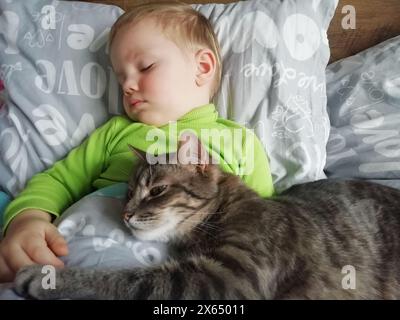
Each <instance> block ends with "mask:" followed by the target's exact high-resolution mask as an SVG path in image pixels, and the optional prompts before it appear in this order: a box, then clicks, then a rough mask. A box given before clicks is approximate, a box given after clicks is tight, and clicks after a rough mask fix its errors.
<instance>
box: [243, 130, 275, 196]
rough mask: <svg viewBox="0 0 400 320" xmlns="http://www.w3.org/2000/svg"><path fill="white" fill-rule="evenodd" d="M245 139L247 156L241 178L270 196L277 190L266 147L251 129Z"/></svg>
mask: <svg viewBox="0 0 400 320" xmlns="http://www.w3.org/2000/svg"><path fill="white" fill-rule="evenodd" d="M244 141H245V145H244V148H245V150H244V154H245V155H246V156H245V157H244V158H243V160H244V161H243V162H244V163H243V162H242V163H241V166H243V167H242V170H243V171H242V175H241V179H242V180H243V181H244V183H246V185H247V186H249V187H250V188H251V189H253V190H254V191H256V192H257V193H258V194H259V195H260V196H261V197H263V198H269V197H271V196H272V195H273V194H274V192H275V191H274V185H273V183H272V176H271V171H270V168H269V161H268V158H267V154H266V152H265V149H264V147H263V145H262V144H261V142H260V140H259V139H258V138H257V136H256V135H255V134H254V133H253V132H251V131H250V130H246V138H245V139H244Z"/></svg>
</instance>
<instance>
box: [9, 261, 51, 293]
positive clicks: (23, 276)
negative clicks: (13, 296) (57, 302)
mask: <svg viewBox="0 0 400 320" xmlns="http://www.w3.org/2000/svg"><path fill="white" fill-rule="evenodd" d="M42 270H43V266H41V265H31V266H25V267H22V268H21V269H20V270H19V271H18V272H17V275H16V277H15V280H14V290H15V291H16V292H17V293H18V294H19V295H20V296H22V297H25V298H28V299H55V298H56V297H55V295H54V293H55V292H54V291H55V290H54V289H51V288H49V287H48V285H46V281H43V279H44V278H45V277H46V273H43V272H42Z"/></svg>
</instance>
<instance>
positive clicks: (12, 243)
mask: <svg viewBox="0 0 400 320" xmlns="http://www.w3.org/2000/svg"><path fill="white" fill-rule="evenodd" d="M50 221H51V217H50V214H48V213H47V212H44V211H40V210H26V211H24V212H23V213H20V214H19V215H18V216H17V217H15V218H14V219H13V220H12V222H11V223H10V225H9V226H8V228H7V232H6V235H5V237H4V239H3V240H2V241H1V242H0V282H9V281H13V280H14V277H15V274H16V273H17V271H18V270H19V269H20V268H21V267H23V266H26V265H31V264H42V265H46V264H51V265H53V266H55V267H63V266H64V263H63V262H62V261H61V260H60V259H59V258H57V256H65V255H67V254H68V247H67V243H66V241H65V239H64V238H63V236H62V235H61V234H60V233H59V232H58V230H57V228H56V227H55V226H54V225H53V224H51V222H50Z"/></svg>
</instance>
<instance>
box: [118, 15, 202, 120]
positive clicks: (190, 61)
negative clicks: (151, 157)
mask: <svg viewBox="0 0 400 320" xmlns="http://www.w3.org/2000/svg"><path fill="white" fill-rule="evenodd" d="M110 55H111V62H112V65H113V68H114V71H115V73H116V75H117V78H118V81H119V83H120V84H121V86H122V90H123V93H124V99H123V101H124V109H125V112H126V114H127V115H128V116H129V117H130V118H131V119H133V120H136V121H140V122H143V123H146V124H150V125H155V126H162V125H165V124H167V123H168V122H169V121H176V120H178V119H179V118H180V117H181V116H183V115H184V114H185V113H187V112H189V111H190V110H192V109H193V108H195V107H198V106H200V105H203V104H206V103H208V102H209V101H208V97H207V98H206V99H205V97H204V94H203V93H200V91H199V90H200V89H199V88H198V86H197V85H196V81H195V75H196V70H197V65H196V59H195V52H186V51H183V50H181V49H180V48H179V47H178V46H177V45H176V44H175V42H173V41H171V40H169V39H168V38H167V37H166V36H165V35H164V34H163V33H162V31H161V30H160V27H158V26H157V25H156V24H155V23H154V22H153V21H152V20H151V19H144V20H142V21H141V22H139V23H138V24H136V25H135V26H134V27H132V26H130V25H126V26H123V27H122V28H121V29H120V30H119V31H118V32H117V34H116V35H115V38H114V40H113V43H112V47H111V52H110ZM202 91H204V90H202Z"/></svg>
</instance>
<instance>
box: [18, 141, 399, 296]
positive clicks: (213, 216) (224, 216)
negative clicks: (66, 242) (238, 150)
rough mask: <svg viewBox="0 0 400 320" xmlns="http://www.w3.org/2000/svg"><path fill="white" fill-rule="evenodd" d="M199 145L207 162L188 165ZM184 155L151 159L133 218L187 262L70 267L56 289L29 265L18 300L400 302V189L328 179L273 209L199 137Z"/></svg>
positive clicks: (139, 183) (139, 178) (137, 180)
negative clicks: (187, 159) (213, 157)
mask: <svg viewBox="0 0 400 320" xmlns="http://www.w3.org/2000/svg"><path fill="white" fill-rule="evenodd" d="M193 143H195V144H196V147H195V148H191V146H193ZM188 146H189V147H190V148H189V150H190V149H191V150H197V151H198V152H196V158H197V159H198V160H200V161H199V163H198V164H186V162H185V161H182V160H181V158H182V157H181V154H182V153H181V152H180V151H181V150H183V149H181V148H183V147H188ZM197 147H199V149H197ZM178 154H179V157H177V155H176V154H175V155H170V157H169V160H174V159H175V160H177V162H178V163H177V164H155V165H149V164H147V163H146V162H145V161H143V163H142V164H141V165H140V167H139V169H138V170H137V171H136V174H135V175H134V176H133V177H132V180H131V181H130V184H129V185H130V200H129V202H128V203H127V206H126V213H125V215H124V219H125V223H126V225H127V226H128V228H130V229H131V231H132V233H133V235H135V236H136V237H137V238H139V239H140V240H158V241H169V242H170V243H171V244H174V245H175V246H176V247H177V248H178V251H179V252H180V253H181V255H180V256H179V257H175V258H174V257H172V258H170V259H169V260H168V261H167V262H166V263H164V264H163V265H161V266H157V267H152V268H148V269H133V270H89V269H79V268H64V269H61V270H57V278H56V281H57V282H56V289H47V290H46V289H43V288H42V285H41V281H42V277H43V276H44V275H43V274H41V272H40V271H41V266H33V267H32V266H31V267H25V268H23V269H21V270H20V271H19V273H18V274H17V277H16V281H15V285H16V290H17V292H18V293H19V294H21V295H23V296H27V297H31V298H38V299H56V298H72V299H81V298H97V299H399V298H400V191H399V190H396V189H392V188H389V187H384V186H381V185H376V184H372V183H367V182H362V181H347V182H338V181H328V180H324V181H317V182H312V183H307V184H304V185H299V186H295V187H292V188H291V189H290V190H288V191H286V192H284V193H283V194H281V195H279V196H276V197H274V198H273V199H268V200H265V199H261V198H260V197H259V196H258V195H257V194H256V193H255V192H253V191H252V190H250V189H249V188H248V187H247V186H245V185H244V183H243V182H242V181H241V180H240V179H239V178H238V177H236V176H233V175H230V174H227V173H223V172H222V171H221V170H220V169H219V167H218V166H217V165H215V164H210V163H207V162H210V161H209V159H210V158H209V156H208V154H207V153H206V151H205V149H204V147H202V146H201V144H198V140H197V138H196V137H193V136H192V137H190V136H189V139H188V140H186V142H184V143H181V144H180V146H179V152H178ZM178 158H179V159H178ZM183 158H184V157H183ZM182 163H185V164H182ZM348 266H351V267H348ZM346 268H348V269H346ZM347 270H348V271H347ZM343 271H344V273H343ZM352 276H354V277H353V278H351V277H352ZM353 285H355V288H354V287H352V286H353ZM349 286H350V288H349Z"/></svg>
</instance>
